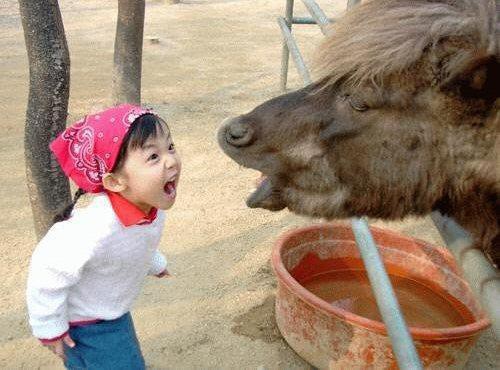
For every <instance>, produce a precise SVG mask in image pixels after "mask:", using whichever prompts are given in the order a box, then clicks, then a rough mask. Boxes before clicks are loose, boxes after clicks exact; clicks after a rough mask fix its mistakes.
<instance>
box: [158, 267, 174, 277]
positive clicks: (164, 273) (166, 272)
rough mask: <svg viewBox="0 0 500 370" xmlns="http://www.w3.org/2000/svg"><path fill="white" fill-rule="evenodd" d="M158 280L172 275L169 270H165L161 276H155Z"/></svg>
mask: <svg viewBox="0 0 500 370" xmlns="http://www.w3.org/2000/svg"><path fill="white" fill-rule="evenodd" d="M155 276H156V277H157V278H162V277H170V276H172V275H170V272H168V270H167V269H165V270H163V271H162V272H160V273H159V274H157V275H155Z"/></svg>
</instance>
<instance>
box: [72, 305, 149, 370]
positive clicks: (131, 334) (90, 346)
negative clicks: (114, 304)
mask: <svg viewBox="0 0 500 370" xmlns="http://www.w3.org/2000/svg"><path fill="white" fill-rule="evenodd" d="M69 335H70V337H71V338H72V339H73V341H74V342H75V344H76V345H75V347H73V348H69V347H68V346H66V345H65V346H64V353H65V355H66V361H65V362H64V365H65V366H66V368H67V369H69V370H83V369H85V370H144V369H145V368H146V366H145V364H144V358H143V357H142V353H141V348H140V346H139V342H138V340H137V337H136V335H135V329H134V323H133V322H132V317H131V316H130V313H126V314H125V315H123V316H121V317H119V318H117V319H115V320H109V321H107V320H103V321H100V322H98V323H95V324H90V325H85V326H75V327H72V328H70V329H69Z"/></svg>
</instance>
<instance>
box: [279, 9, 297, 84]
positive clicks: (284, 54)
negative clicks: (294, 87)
mask: <svg viewBox="0 0 500 370" xmlns="http://www.w3.org/2000/svg"><path fill="white" fill-rule="evenodd" d="M293 2H294V0H286V9H285V20H286V25H287V28H288V31H289V33H290V34H291V33H292V23H293V22H292V20H293ZM289 56H290V50H289V48H288V45H287V42H286V39H283V46H282V51H281V78H280V85H281V90H282V91H285V90H286V83H287V79H288V60H289Z"/></svg>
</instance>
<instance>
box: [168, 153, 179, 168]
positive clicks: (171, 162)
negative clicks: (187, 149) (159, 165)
mask: <svg viewBox="0 0 500 370" xmlns="http://www.w3.org/2000/svg"><path fill="white" fill-rule="evenodd" d="M176 166H177V157H176V156H175V155H167V158H166V159H165V168H166V169H167V170H168V169H170V168H173V167H176Z"/></svg>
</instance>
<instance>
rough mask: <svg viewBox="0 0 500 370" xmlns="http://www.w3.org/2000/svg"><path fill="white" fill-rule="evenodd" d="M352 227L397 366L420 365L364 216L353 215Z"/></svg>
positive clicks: (413, 366)
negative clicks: (355, 217) (357, 217)
mask: <svg viewBox="0 0 500 370" xmlns="http://www.w3.org/2000/svg"><path fill="white" fill-rule="evenodd" d="M352 230H353V232H354V236H355V237H356V244H357V245H358V249H359V252H360V254H361V257H362V259H363V263H364V265H365V269H366V271H367V273H368V278H369V280H370V285H371V287H372V290H373V293H374V295H375V299H376V301H377V306H378V309H379V311H380V314H381V316H382V319H383V320H384V323H385V326H386V328H387V333H388V334H389V338H390V339H391V343H392V349H393V351H394V354H395V355H396V360H397V362H398V365H399V368H400V369H402V370H406V369H412V370H413V369H422V364H421V362H420V358H419V357H418V354H417V350H416V348H415V344H414V343H413V340H412V338H411V336H410V332H409V330H408V328H407V326H406V323H405V320H404V318H403V315H402V313H401V309H400V307H399V304H398V301H397V299H396V295H395V294H394V290H393V289H392V285H391V281H390V280H389V276H388V275H387V271H386V270H385V267H384V264H383V262H382V259H381V258H380V254H379V251H378V248H377V245H376V244H375V241H374V240H373V237H372V234H371V233H370V229H369V228H368V223H367V222H366V221H365V220H363V219H353V220H352Z"/></svg>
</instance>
